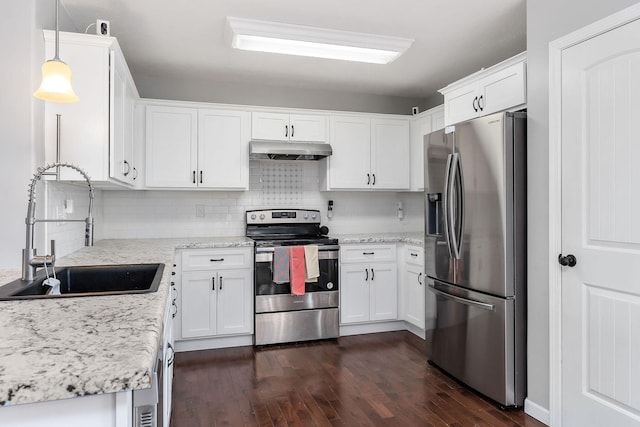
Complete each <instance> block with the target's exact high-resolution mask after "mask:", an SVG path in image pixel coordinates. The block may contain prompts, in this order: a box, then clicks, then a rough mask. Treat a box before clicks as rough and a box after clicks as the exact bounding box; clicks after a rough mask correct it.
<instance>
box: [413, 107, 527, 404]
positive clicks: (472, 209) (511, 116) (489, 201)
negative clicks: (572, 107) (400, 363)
mask: <svg viewBox="0 0 640 427" xmlns="http://www.w3.org/2000/svg"><path fill="white" fill-rule="evenodd" d="M525 139H526V113H523V112H517V113H506V112H503V113H497V114H492V115H490V116H486V117H481V118H478V119H474V120H471V121H468V122H464V123H461V124H457V125H455V126H450V127H447V128H445V129H443V130H440V131H437V132H434V133H431V134H429V135H426V136H425V137H424V143H425V146H424V153H425V154H424V155H425V186H424V188H425V270H426V276H427V280H426V284H427V286H428V287H427V291H426V292H425V294H426V305H425V308H426V310H425V312H426V345H427V358H428V360H429V361H430V362H432V363H434V364H435V365H437V366H438V367H440V368H441V369H443V370H444V371H445V372H447V373H449V374H450V375H452V376H453V377H455V378H457V379H458V380H460V381H462V382H463V383H465V384H467V385H468V386H470V387H471V388H473V389H475V390H477V391H479V392H480V393H482V394H484V395H485V396H487V397H489V398H491V399H493V400H495V401H496V402H498V403H499V404H500V405H501V406H504V407H510V406H522V404H523V402H524V397H525V387H526V385H525V377H526V376H525V374H526V373H525V356H526V351H525V342H526V341H525V333H526V330H525V321H526V316H525V310H526V305H525V293H526V287H525V280H526V272H525V261H526V252H525V251H526V246H525V238H526V226H525V221H526V188H525V178H526V163H525V149H526V146H525V144H526V140H525Z"/></svg>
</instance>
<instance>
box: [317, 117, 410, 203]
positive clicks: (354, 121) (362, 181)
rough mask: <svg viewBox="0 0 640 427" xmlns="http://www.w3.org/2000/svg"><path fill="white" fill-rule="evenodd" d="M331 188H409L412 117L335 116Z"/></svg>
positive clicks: (332, 137)
mask: <svg viewBox="0 0 640 427" xmlns="http://www.w3.org/2000/svg"><path fill="white" fill-rule="evenodd" d="M329 128H330V132H331V138H330V141H331V146H332V147H333V154H332V155H331V156H330V157H329V160H328V163H327V168H328V169H327V181H326V189H327V190H342V189H344V190H354V189H368V190H408V189H409V185H410V172H409V164H410V153H409V147H410V141H409V139H410V137H409V133H410V132H409V119H408V118H370V117H367V116H331V117H330V125H329Z"/></svg>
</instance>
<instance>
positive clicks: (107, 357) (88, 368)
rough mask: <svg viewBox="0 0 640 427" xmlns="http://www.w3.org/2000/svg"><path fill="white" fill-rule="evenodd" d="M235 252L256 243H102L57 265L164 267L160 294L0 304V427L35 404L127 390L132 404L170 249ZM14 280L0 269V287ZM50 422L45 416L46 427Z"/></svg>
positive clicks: (157, 326) (152, 343)
mask: <svg viewBox="0 0 640 427" xmlns="http://www.w3.org/2000/svg"><path fill="white" fill-rule="evenodd" d="M240 246H253V241H251V240H249V239H246V238H245V237H242V236H240V237H231V238H198V239H196V238H187V239H139V240H137V239H127V240H102V241H98V242H96V244H95V246H92V247H85V248H82V249H80V250H78V251H76V252H74V253H72V254H70V255H67V256H65V257H63V258H61V259H60V260H58V261H57V262H56V266H73V265H96V264H102V265H105V264H131V263H163V264H165V269H164V274H163V277H162V281H161V283H160V286H159V288H158V291H157V292H152V293H145V294H133V295H109V296H91V297H70V298H51V299H46V298H45V299H35V300H13V301H0V322H1V323H2V328H0V405H2V406H4V407H0V425H14V424H7V423H8V422H14V421H15V420H16V419H17V418H13V416H14V414H16V413H17V412H21V413H27V412H32V413H33V412H37V408H36V407H37V406H39V405H27V406H24V405H22V404H27V403H36V402H47V401H55V400H59V399H68V398H73V397H80V396H88V395H104V394H114V393H115V395H119V394H120V392H128V399H129V400H130V396H131V393H130V392H131V390H137V389H144V388H149V387H150V386H151V372H152V368H153V365H154V362H155V357H156V352H157V349H158V346H159V345H160V341H161V337H162V332H163V326H164V325H163V319H164V314H165V309H166V306H167V302H168V298H169V290H170V282H171V273H172V269H173V257H174V252H175V250H176V249H180V248H214V247H240ZM19 276H20V271H19V270H2V271H0V283H7V282H10V281H12V280H14V279H16V278H19ZM77 400H79V401H80V400H82V401H84V399H77ZM116 400H117V399H116ZM120 400H123V399H120ZM124 400H127V396H124ZM87 402H88V401H87ZM50 403H52V402H50ZM98 406H99V405H98ZM23 408H24V409H23ZM20 416H22V415H20ZM10 417H12V418H10ZM119 417H120V419H124V418H126V417H127V415H126V414H125V415H120V416H119ZM55 418H56V413H52V414H50V418H49V419H48V420H47V421H46V422H47V425H54V424H52V422H54V420H55ZM116 418H117V417H116ZM43 421H44V420H43ZM24 425H38V424H33V423H32V424H24ZM61 425H62V424H61ZM114 425H118V426H119V425H121V424H118V423H116V424H114Z"/></svg>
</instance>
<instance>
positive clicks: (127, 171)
mask: <svg viewBox="0 0 640 427" xmlns="http://www.w3.org/2000/svg"><path fill="white" fill-rule="evenodd" d="M111 61H112V63H115V66H113V67H112V69H113V70H114V75H113V94H112V99H113V102H112V115H111V117H112V118H113V119H112V120H111V126H112V129H113V137H112V138H111V150H110V159H109V176H110V177H111V178H114V179H117V180H118V181H121V182H124V183H127V184H132V183H133V182H134V180H135V178H136V177H137V173H138V170H137V168H135V166H136V165H135V162H134V114H135V95H134V89H133V88H132V87H131V84H130V83H129V79H128V72H127V70H126V69H125V67H124V62H123V60H122V59H120V58H119V57H118V56H117V55H115V52H111ZM134 168H135V171H134Z"/></svg>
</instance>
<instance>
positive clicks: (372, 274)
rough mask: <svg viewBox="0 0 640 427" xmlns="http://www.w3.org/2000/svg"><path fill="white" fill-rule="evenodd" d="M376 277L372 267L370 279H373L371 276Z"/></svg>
mask: <svg viewBox="0 0 640 427" xmlns="http://www.w3.org/2000/svg"><path fill="white" fill-rule="evenodd" d="M374 277H376V276H375V274H374V273H373V268H372V269H371V280H372V281H373V278H374Z"/></svg>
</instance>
